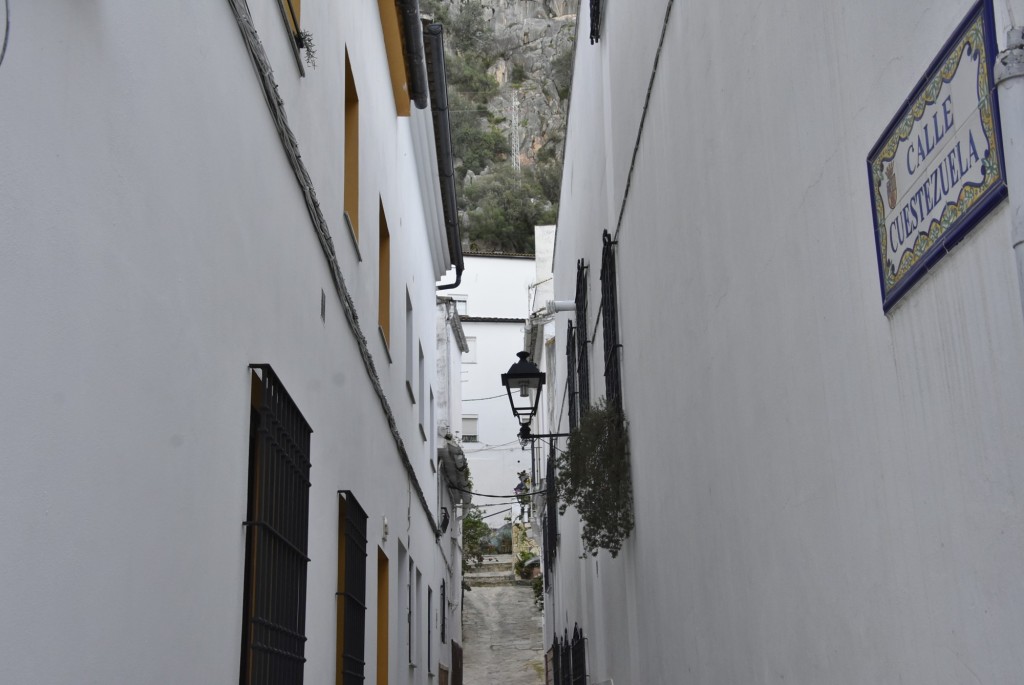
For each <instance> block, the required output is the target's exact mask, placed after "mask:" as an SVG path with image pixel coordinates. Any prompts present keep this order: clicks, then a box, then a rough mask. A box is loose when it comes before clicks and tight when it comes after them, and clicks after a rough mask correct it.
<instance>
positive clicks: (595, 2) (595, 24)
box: [590, 0, 601, 45]
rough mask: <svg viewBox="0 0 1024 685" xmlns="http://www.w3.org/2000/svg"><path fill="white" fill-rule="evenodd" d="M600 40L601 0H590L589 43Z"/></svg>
mask: <svg viewBox="0 0 1024 685" xmlns="http://www.w3.org/2000/svg"><path fill="white" fill-rule="evenodd" d="M599 40H601V0H590V44H591V45H593V44H594V43H596V42H597V41H599Z"/></svg>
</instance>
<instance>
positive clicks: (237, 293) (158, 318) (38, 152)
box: [0, 0, 457, 683]
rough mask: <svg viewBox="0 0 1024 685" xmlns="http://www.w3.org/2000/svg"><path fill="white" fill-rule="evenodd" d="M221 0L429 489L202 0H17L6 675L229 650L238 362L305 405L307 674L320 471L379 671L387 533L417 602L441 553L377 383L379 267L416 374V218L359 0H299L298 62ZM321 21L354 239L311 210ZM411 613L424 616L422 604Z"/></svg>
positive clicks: (333, 544)
mask: <svg viewBox="0 0 1024 685" xmlns="http://www.w3.org/2000/svg"><path fill="white" fill-rule="evenodd" d="M248 4H249V6H250V8H251V10H252V14H253V21H254V24H255V27H256V29H257V31H258V32H259V36H260V39H261V41H262V43H263V46H264V47H265V48H266V50H267V52H268V55H269V57H270V61H271V64H272V66H273V68H274V75H275V79H276V81H277V83H278V85H279V87H280V94H281V95H282V97H283V99H284V102H285V108H286V111H287V113H288V121H289V124H290V125H291V127H292V129H293V131H294V133H295V135H296V137H297V139H298V142H299V147H300V149H301V152H302V155H303V157H302V159H303V162H304V163H305V164H306V165H307V167H308V169H309V170H310V173H311V175H312V178H313V182H314V189H315V191H316V193H317V197H318V200H319V202H320V206H321V209H322V210H323V213H324V215H325V217H326V220H327V223H328V225H329V228H330V230H331V232H332V236H333V240H334V246H335V249H336V252H337V254H338V257H339V261H340V266H341V270H342V273H343V274H344V275H345V277H346V279H347V284H348V287H349V288H350V290H351V292H352V295H353V297H354V300H355V305H356V311H357V313H358V314H359V317H360V325H361V330H362V333H363V334H364V335H365V336H366V338H367V340H368V345H369V350H370V353H371V354H372V357H373V361H374V365H375V368H376V370H377V372H378V373H379V374H380V377H381V382H382V385H383V388H384V393H385V396H386V398H387V400H388V402H389V404H390V407H391V409H392V411H393V412H394V417H395V421H396V425H397V428H398V431H399V434H400V436H401V440H402V442H403V443H404V446H405V449H406V450H407V451H408V454H409V458H410V462H411V463H412V465H413V468H414V469H415V474H416V481H417V482H418V483H419V486H420V488H421V489H422V490H423V491H424V492H425V493H426V499H427V502H428V503H429V511H428V509H425V508H424V507H423V506H421V504H420V502H419V500H418V498H417V496H416V494H415V491H414V488H413V486H412V483H413V482H412V481H411V480H410V479H409V477H408V476H407V473H406V470H405V467H404V466H403V464H402V462H401V460H400V458H399V456H398V449H397V446H396V442H395V440H394V439H393V437H392V435H391V432H390V429H389V425H388V421H387V419H386V417H385V415H384V413H383V411H382V405H381V401H380V400H379V398H378V397H377V395H376V394H375V393H374V391H373V388H372V386H371V383H370V376H369V373H368V371H367V369H366V368H365V367H364V364H363V361H362V360H361V358H360V356H359V354H358V350H357V346H356V337H355V335H354V333H353V330H352V329H351V328H350V326H349V325H348V323H347V322H346V320H345V316H344V313H343V311H342V306H341V302H340V300H339V298H338V296H337V295H336V294H335V292H334V288H333V285H332V281H331V277H330V274H329V271H328V268H327V262H326V260H325V258H324V255H323V252H322V250H321V247H320V244H319V243H318V241H317V238H316V235H315V233H314V231H313V227H312V224H311V222H310V219H309V214H308V212H307V208H306V205H305V204H304V203H303V201H302V194H301V192H300V189H299V187H298V184H297V183H296V181H295V176H294V174H293V172H292V170H291V168H290V167H289V166H288V165H287V163H286V159H285V156H284V154H283V153H282V146H281V143H280V141H279V140H278V137H277V132H276V130H275V129H274V126H273V122H272V119H271V116H270V113H269V112H268V108H267V104H266V102H265V101H264V96H263V94H262V92H261V91H260V88H259V81H258V79H257V75H256V72H255V70H254V68H253V65H252V63H251V61H250V58H249V56H248V54H247V52H246V49H245V47H244V44H243V42H242V37H241V33H240V31H239V29H238V26H237V24H236V22H235V17H234V15H233V14H232V12H231V9H230V6H229V3H228V2H226V1H223V2H211V3H201V5H202V6H201V7H199V6H198V5H196V4H191V5H189V6H188V7H187V8H186V7H185V6H181V7H179V6H177V5H160V6H155V5H152V4H140V3H134V2H127V1H120V2H104V3H98V4H97V3H84V4H83V3H71V4H68V3H52V2H37V3H22V4H20V5H18V6H17V8H16V9H17V11H16V12H15V13H13V16H12V17H11V39H10V44H9V46H8V50H7V54H6V57H5V59H4V61H3V64H2V65H0V93H2V95H0V131H2V132H3V133H2V134H0V160H2V162H0V234H2V236H3V244H4V248H3V249H2V250H0V293H2V296H0V319H2V320H3V322H4V323H3V325H2V326H0V355H2V357H3V358H4V359H5V360H6V364H5V365H6V368H7V371H6V372H5V373H4V375H3V378H4V381H3V383H4V392H3V393H2V394H0V416H3V419H2V425H3V428H4V434H5V438H4V445H5V446H4V448H3V450H2V454H3V457H4V459H3V464H4V476H3V478H2V479H0V519H2V520H3V521H5V522H6V523H5V525H4V526H2V532H0V550H2V552H0V578H2V579H3V583H2V584H0V607H3V610H2V612H3V614H4V616H5V621H4V622H3V627H0V645H2V647H0V657H2V661H3V663H4V669H5V675H4V679H5V680H9V681H10V682H33V683H64V682H197V683H198V682H231V681H232V680H234V679H237V677H238V668H239V654H238V651H239V635H240V631H241V619H242V580H243V556H244V544H243V529H242V525H241V523H242V521H243V520H244V519H245V513H246V510H245V506H246V497H247V494H246V483H247V469H248V457H247V453H248V431H249V392H250V390H249V371H248V369H247V365H248V364H250V363H269V364H271V365H272V366H273V368H274V370H275V372H276V373H277V374H278V376H279V377H280V379H281V381H282V382H283V383H284V385H285V386H286V387H287V389H288V391H289V393H290V394H291V395H292V397H293V399H294V400H295V402H296V404H297V406H298V408H299V409H300V410H301V411H302V413H303V415H304V416H305V418H306V419H307V421H308V422H309V424H310V425H311V426H312V428H313V431H314V433H313V436H312V455H311V459H312V489H311V494H310V520H311V525H310V540H309V555H310V557H311V559H312V561H311V562H310V565H309V570H308V588H309V589H308V595H307V597H308V609H307V619H306V634H307V637H308V643H307V645H306V657H307V664H306V668H305V677H306V680H307V682H311V683H312V682H329V681H331V680H333V677H334V676H333V673H334V668H335V654H334V649H335V632H336V631H335V592H336V589H337V588H336V580H337V520H338V495H337V491H338V490H341V489H346V490H351V491H352V492H353V493H354V494H355V495H356V497H357V498H358V499H359V501H360V503H361V504H362V506H363V507H364V508H365V509H366V511H367V513H368V515H369V522H368V524H369V537H370V542H369V546H368V553H369V561H368V567H367V579H368V583H367V597H368V598H371V601H370V608H369V610H368V613H367V632H366V656H367V662H368V663H367V673H366V675H367V678H368V680H370V681H372V680H373V679H374V676H375V666H374V664H375V653H376V651H375V650H376V631H375V627H376V620H377V619H376V616H375V605H374V601H373V598H375V597H376V547H377V546H381V547H382V548H383V549H384V550H385V552H386V553H387V554H388V556H389V557H390V559H391V593H392V601H391V605H390V607H391V609H390V612H391V615H390V617H389V618H390V624H391V631H390V639H391V650H390V654H391V674H392V679H393V680H392V682H410V683H411V682H416V683H425V682H427V678H428V676H427V674H426V669H422V668H421V669H419V670H418V671H416V670H413V669H409V667H408V665H407V662H408V660H407V659H406V658H405V656H404V654H405V653H404V648H403V646H402V645H401V643H400V641H399V640H400V633H399V626H400V625H403V624H404V621H405V616H404V615H400V614H399V601H398V594H399V592H400V591H401V588H399V587H398V570H399V568H398V567H399V564H398V556H399V555H398V543H399V540H401V541H402V544H403V545H404V546H405V548H406V549H408V550H409V552H410V554H411V557H412V558H413V559H414V561H415V563H416V564H417V566H418V567H419V568H420V569H421V571H422V572H423V577H424V580H423V584H424V585H423V588H424V589H423V595H422V596H423V598H424V599H423V602H425V601H426V600H425V597H426V587H428V586H431V587H433V590H434V593H435V607H436V606H437V604H436V601H437V600H436V598H437V596H438V595H437V593H438V587H439V583H440V580H441V578H442V577H444V575H445V574H446V563H445V559H444V557H443V556H442V554H441V552H440V549H439V546H438V544H437V543H435V538H434V534H433V528H432V524H431V517H434V516H436V512H434V511H433V509H434V503H435V502H436V487H437V486H436V475H435V473H434V470H433V468H432V467H431V457H432V455H431V454H430V453H429V449H428V447H427V445H428V441H425V440H423V438H422V436H421V435H420V433H419V428H418V421H419V419H418V406H416V405H413V404H412V403H411V402H410V400H409V396H408V393H407V391H406V390H405V377H406V370H405V367H404V351H403V348H402V345H404V340H405V323H404V321H405V319H404V311H405V290H406V288H407V287H408V289H409V291H410V293H411V296H412V298H413V302H414V307H415V311H416V313H417V316H416V317H415V323H414V326H415V339H416V340H417V341H422V343H423V345H424V352H425V355H426V364H425V368H426V384H427V385H428V387H431V386H432V387H437V378H436V364H435V361H434V341H435V335H436V332H435V320H434V307H435V302H434V279H435V274H434V270H433V266H432V264H431V262H430V259H429V256H428V255H429V249H428V243H427V231H428V230H431V229H430V227H429V226H428V224H427V220H428V217H426V216H425V215H424V210H423V203H422V202H421V199H420V196H419V186H418V184H417V183H416V179H415V162H414V160H413V158H412V152H411V138H410V136H411V133H410V126H409V123H408V121H404V120H399V119H397V118H396V116H395V110H394V105H393V100H392V96H391V89H390V84H389V81H388V72H387V67H386V62H385V59H384V47H383V40H382V38H381V31H380V22H379V18H378V10H377V3H375V2H371V1H370V0H361V1H360V2H355V3H343V4H338V3H326V2H306V3H303V14H302V23H303V25H304V27H306V28H308V29H309V30H311V31H312V33H313V34H314V36H315V39H316V44H317V47H318V66H317V68H316V69H315V70H309V69H307V74H306V77H305V78H300V76H299V71H298V68H297V66H296V64H295V60H294V57H293V55H292V53H291V51H290V48H289V47H288V45H287V40H288V36H287V31H286V29H285V28H284V26H283V20H282V18H281V15H280V10H279V8H278V6H277V3H276V2H275V0H250V2H249V3H248ZM346 45H347V46H348V48H349V51H350V54H351V55H352V57H353V70H354V72H355V79H356V83H357V86H358V88H359V96H360V103H361V106H362V107H363V116H362V117H361V122H362V125H363V132H362V134H361V145H362V147H361V149H362V151H363V152H362V172H361V188H362V197H361V208H362V217H361V218H362V230H361V239H360V243H359V250H360V252H361V254H362V261H359V259H358V258H357V256H356V251H355V249H354V247H353V245H352V241H351V240H350V238H349V236H348V234H347V231H346V229H345V227H344V226H343V224H342V223H341V193H342V188H343V181H344V179H343V178H342V153H343V144H342V141H343V135H342V123H343V121H344V115H343V106H344V47H345V46H346ZM420 115H421V116H422V113H421V114H420ZM378 195H380V196H381V197H383V201H384V205H385V208H386V210H387V213H388V219H389V223H390V229H391V248H392V250H391V260H392V284H391V292H392V304H391V309H392V326H391V335H392V350H391V351H392V354H393V357H394V363H391V362H389V360H388V356H387V354H386V353H385V349H384V346H383V343H382V341H381V339H380V336H379V335H378V333H377V331H376V319H377V314H376V306H377V305H376V297H377V296H376V293H377V247H376V237H377V228H376V227H377V207H378ZM321 290H323V291H324V292H325V293H326V298H327V307H326V320H325V321H321V318H320V300H321ZM385 517H386V518H387V520H388V522H389V528H390V534H389V535H388V536H387V538H386V539H385V538H384V535H383V523H384V519H385ZM455 530H456V529H455V528H454V527H453V528H450V529H449V532H448V535H447V536H443V537H442V539H441V540H440V545H441V546H450V544H451V543H450V537H451V535H452V534H454V533H455ZM449 587H452V588H454V587H457V583H450V585H449ZM419 615H420V616H421V617H422V621H420V622H418V625H417V628H416V629H417V630H419V631H423V632H425V631H426V621H427V620H428V619H427V617H426V610H425V606H423V607H421V608H420V614H419ZM431 620H433V619H431ZM434 634H435V635H436V634H437V633H436V628H435V632H434ZM55 647H56V648H57V651H59V654H60V657H59V658H55V657H54V655H55V651H54V649H55ZM436 653H437V652H436V651H435V654H436Z"/></svg>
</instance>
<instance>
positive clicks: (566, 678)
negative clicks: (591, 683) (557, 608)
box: [558, 630, 572, 685]
mask: <svg viewBox="0 0 1024 685" xmlns="http://www.w3.org/2000/svg"><path fill="white" fill-rule="evenodd" d="M559 652H560V653H559V656H558V662H559V663H558V665H559V672H560V673H561V674H562V677H561V678H560V679H559V682H560V684H561V685H572V650H571V645H570V642H569V631H568V630H566V631H565V634H564V636H563V637H562V644H561V649H560V650H559Z"/></svg>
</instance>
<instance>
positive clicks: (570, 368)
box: [565, 321, 580, 432]
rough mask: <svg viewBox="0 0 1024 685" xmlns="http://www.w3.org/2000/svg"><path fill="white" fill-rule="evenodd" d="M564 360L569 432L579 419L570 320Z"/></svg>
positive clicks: (572, 332) (573, 329)
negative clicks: (567, 390) (567, 387)
mask: <svg viewBox="0 0 1024 685" xmlns="http://www.w3.org/2000/svg"><path fill="white" fill-rule="evenodd" d="M565 360H566V373H565V375H566V378H567V379H568V383H569V392H568V394H569V432H572V431H574V430H576V427H577V426H578V425H579V421H580V409H579V389H578V388H577V387H576V329H575V328H574V327H573V325H572V321H570V322H569V327H568V330H567V331H566V334H565Z"/></svg>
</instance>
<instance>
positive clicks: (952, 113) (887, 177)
mask: <svg viewBox="0 0 1024 685" xmlns="http://www.w3.org/2000/svg"><path fill="white" fill-rule="evenodd" d="M993 31H994V27H993V19H992V8H991V5H990V4H989V2H986V1H985V0H983V1H982V2H979V3H978V4H977V5H975V7H974V9H973V10H972V11H971V13H970V14H969V15H968V16H967V18H966V19H964V21H963V22H962V23H961V24H960V26H959V27H957V30H956V32H955V33H954V34H953V36H952V37H951V38H950V39H949V40H948V41H947V43H946V45H945V46H944V47H943V49H942V51H941V52H940V53H939V55H938V56H937V57H936V58H935V60H934V61H933V62H932V64H931V66H930V67H929V69H928V71H927V72H926V73H925V75H924V76H923V77H922V78H921V80H920V81H919V82H918V84H917V86H916V87H915V88H914V90H913V92H911V94H910V97H908V98H907V100H906V102H905V103H904V105H903V107H902V109H901V110H900V111H899V113H897V115H896V116H895V117H894V118H893V120H892V122H891V123H890V124H889V127H888V128H887V129H886V130H885V132H884V133H883V134H882V136H881V138H879V140H878V142H877V143H876V144H875V147H874V148H873V149H872V150H871V153H870V154H869V155H868V177H869V181H870V184H871V198H872V209H873V212H874V221H875V244H876V248H877V256H878V272H879V274H878V275H879V278H880V280H881V286H882V305H883V308H884V309H885V311H888V310H889V308H890V307H892V305H893V304H895V302H896V301H897V300H898V299H899V298H900V297H902V296H903V295H904V294H905V293H906V291H907V290H908V289H909V288H910V286H912V285H913V284H914V282H915V281H917V280H918V279H919V278H921V276H923V275H924V274H925V272H926V271H927V270H928V269H929V268H931V266H932V265H933V264H934V263H935V262H937V261H938V260H939V259H940V258H941V257H942V256H943V255H944V254H945V253H946V251H947V250H948V249H949V248H950V247H951V246H952V245H953V244H954V243H956V242H957V241H958V240H960V238H962V237H963V236H964V235H965V234H966V233H967V232H968V231H969V230H970V229H971V228H973V227H974V225H975V224H977V223H978V221H979V220H981V218H982V217H983V216H984V215H985V214H986V213H987V212H988V211H989V210H990V209H991V208H992V207H993V206H994V205H995V204H996V203H997V202H999V201H1000V200H1001V199H1002V198H1003V197H1005V195H1006V181H1005V172H1004V171H1003V150H1002V140H1001V138H1000V133H999V119H998V116H999V115H998V105H997V103H996V91H995V87H994V84H993V81H992V64H993V61H994V59H995V54H996V49H995V41H994V36H993Z"/></svg>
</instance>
